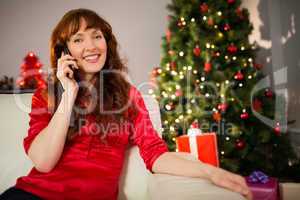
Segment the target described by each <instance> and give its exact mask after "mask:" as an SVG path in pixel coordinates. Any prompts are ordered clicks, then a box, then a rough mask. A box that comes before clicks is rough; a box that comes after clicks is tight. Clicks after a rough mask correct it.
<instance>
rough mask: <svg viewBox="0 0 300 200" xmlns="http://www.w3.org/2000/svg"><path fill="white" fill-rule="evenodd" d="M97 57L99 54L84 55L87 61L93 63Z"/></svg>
mask: <svg viewBox="0 0 300 200" xmlns="http://www.w3.org/2000/svg"><path fill="white" fill-rule="evenodd" d="M98 58H99V55H91V56H86V57H85V58H84V59H85V60H86V61H87V62H90V63H94V62H97V61H98Z"/></svg>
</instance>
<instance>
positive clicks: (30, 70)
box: [17, 52, 46, 89]
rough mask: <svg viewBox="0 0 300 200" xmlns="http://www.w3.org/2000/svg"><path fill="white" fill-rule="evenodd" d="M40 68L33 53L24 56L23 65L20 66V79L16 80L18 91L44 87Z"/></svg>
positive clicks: (44, 83) (40, 65)
mask: <svg viewBox="0 0 300 200" xmlns="http://www.w3.org/2000/svg"><path fill="white" fill-rule="evenodd" d="M42 66H43V65H42V64H41V63H40V62H39V59H38V57H37V56H36V55H35V54H34V53H33V52H29V53H28V54H27V55H26V57H25V58H24V63H23V64H22V65H21V72H20V77H19V78H18V80H17V85H18V86H19V87H20V89H36V88H38V87H45V86H46V82H45V80H44V77H43V71H42V69H41V67H42Z"/></svg>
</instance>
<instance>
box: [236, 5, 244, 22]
mask: <svg viewBox="0 0 300 200" xmlns="http://www.w3.org/2000/svg"><path fill="white" fill-rule="evenodd" d="M235 12H236V15H237V16H238V17H239V18H240V19H242V20H243V19H244V15H243V12H242V10H241V8H240V7H238V8H237V9H236V10H235Z"/></svg>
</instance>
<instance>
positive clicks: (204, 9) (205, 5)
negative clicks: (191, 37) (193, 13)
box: [200, 3, 208, 13]
mask: <svg viewBox="0 0 300 200" xmlns="http://www.w3.org/2000/svg"><path fill="white" fill-rule="evenodd" d="M207 11H208V5H207V4H206V3H203V4H201V5H200V12H201V13H206V12H207Z"/></svg>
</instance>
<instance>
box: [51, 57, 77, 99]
mask: <svg viewBox="0 0 300 200" xmlns="http://www.w3.org/2000/svg"><path fill="white" fill-rule="evenodd" d="M70 66H73V67H74V68H76V69H78V65H77V63H76V61H75V59H74V58H73V57H72V56H70V55H68V54H64V52H62V53H61V57H60V58H59V59H58V60H57V73H56V76H57V78H58V80H59V81H60V82H61V84H62V87H63V89H64V91H65V92H66V93H67V95H68V96H69V95H70V97H73V98H74V99H75V98H76V96H77V92H78V88H79V86H78V83H77V82H76V80H75V79H74V72H73V70H72V69H71V68H70Z"/></svg>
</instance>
